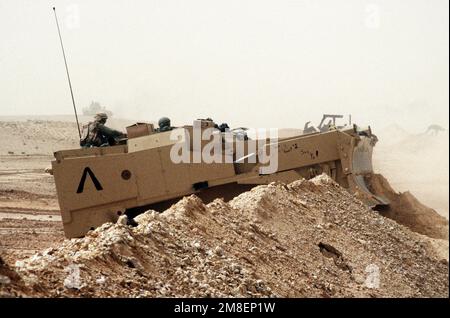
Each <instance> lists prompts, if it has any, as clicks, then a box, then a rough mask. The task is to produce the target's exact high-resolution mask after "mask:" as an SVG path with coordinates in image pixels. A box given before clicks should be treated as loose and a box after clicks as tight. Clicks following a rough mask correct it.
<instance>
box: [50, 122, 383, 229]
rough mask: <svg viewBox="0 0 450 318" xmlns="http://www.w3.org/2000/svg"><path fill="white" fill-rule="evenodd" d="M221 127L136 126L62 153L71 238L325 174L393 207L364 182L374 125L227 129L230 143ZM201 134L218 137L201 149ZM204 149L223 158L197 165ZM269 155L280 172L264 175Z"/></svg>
mask: <svg viewBox="0 0 450 318" xmlns="http://www.w3.org/2000/svg"><path fill="white" fill-rule="evenodd" d="M214 126H215V123H214V122H213V121H212V120H210V119H208V120H196V121H194V123H193V125H188V126H183V127H180V128H175V129H174V130H172V131H167V132H156V130H155V129H154V127H153V125H152V124H147V123H137V124H135V125H132V126H130V127H127V135H128V139H127V140H126V141H125V144H121V145H116V146H111V147H99V148H88V149H74V150H63V151H57V152H55V153H54V157H55V160H54V161H52V174H53V176H54V179H55V184H56V191H57V195H58V201H59V206H60V210H61V216H62V222H63V225H64V232H65V235H66V237H68V238H73V237H81V236H83V235H85V234H86V233H87V232H88V231H89V230H92V229H94V228H96V227H98V226H100V225H102V224H104V223H105V222H116V221H117V220H118V218H119V217H120V216H121V215H127V216H128V217H129V219H132V218H133V217H134V216H136V215H137V214H139V213H141V212H143V211H146V210H149V209H154V210H157V211H163V210H164V209H165V208H167V207H169V206H170V205H171V204H173V203H174V202H176V201H177V200H178V199H180V198H182V197H183V196H186V195H190V194H196V195H198V196H199V197H201V198H202V199H203V200H204V201H205V202H210V201H212V200H213V199H215V198H218V197H221V198H223V199H224V200H230V199H232V198H233V197H234V196H236V195H238V194H239V193H242V192H243V191H247V190H249V189H251V188H252V187H254V186H256V185H260V184H268V183H270V182H274V181H281V182H292V181H294V180H297V179H300V178H306V179H310V178H312V177H314V176H317V175H319V174H322V173H326V174H327V175H329V176H330V177H331V178H332V179H334V180H335V181H336V182H337V183H339V184H340V185H341V186H343V187H345V188H347V189H348V191H350V192H351V193H354V194H356V195H357V196H358V197H359V198H360V199H361V200H362V201H363V202H365V203H367V204H368V205H369V206H370V207H376V206H383V205H387V204H389V202H388V201H387V200H386V199H385V198H383V197H380V196H377V195H374V194H373V193H371V192H370V190H369V189H368V187H367V185H366V181H365V178H366V177H368V176H370V174H372V172H373V171H372V148H373V146H374V145H375V143H376V141H377V138H376V136H375V135H373V134H372V131H371V128H370V127H368V128H366V129H360V128H359V127H358V126H356V125H352V126H349V125H347V126H340V127H336V126H330V127H328V129H327V130H325V129H322V127H320V129H318V131H316V132H309V133H305V134H302V133H300V134H297V135H294V136H289V137H285V138H282V139H271V138H268V137H267V136H266V137H263V138H249V137H248V136H247V129H246V128H241V127H240V128H238V129H234V130H233V129H232V130H229V131H228V132H229V133H231V136H234V137H236V138H232V141H231V143H230V142H228V143H227V142H225V139H226V137H227V136H228V139H229V136H230V135H226V133H227V132H225V133H224V132H221V131H220V130H218V129H214ZM216 127H217V126H216ZM196 129H200V132H201V133H202V134H203V133H204V132H205V131H206V129H210V130H211V129H212V130H213V133H212V134H211V135H210V137H209V139H208V138H207V139H206V140H201V142H200V143H196V141H195V138H191V136H192V135H193V134H194V137H195V130H196ZM174 135H176V136H177V137H176V138H174ZM256 141H257V142H258V143H257V147H256V149H255V147H254V144H255V142H256ZM252 142H253V144H252ZM182 146H184V147H185V148H182ZM174 147H177V149H178V152H177V151H174V149H175V148H174ZM207 147H209V148H207ZM180 149H181V150H183V149H184V150H185V151H187V153H184V158H185V159H187V160H185V161H184V162H175V161H176V160H175V161H174V160H173V155H174V154H179V153H180V152H179V151H180ZM242 149H243V151H242ZM201 151H203V152H205V151H206V152H205V153H209V154H216V155H218V157H216V158H219V159H222V160H218V161H216V162H214V161H213V162H211V160H206V159H205V158H203V157H201V158H200V161H198V160H197V161H196V160H195V158H196V156H197V159H198V157H199V154H200V152H201ZM264 152H266V153H270V154H271V155H276V157H277V163H278V164H277V166H276V169H275V170H273V171H269V172H267V171H266V172H264V169H263V168H264V167H267V166H268V164H267V162H266V163H263V161H262V160H259V159H260V157H263V155H264ZM274 158H275V157H274Z"/></svg>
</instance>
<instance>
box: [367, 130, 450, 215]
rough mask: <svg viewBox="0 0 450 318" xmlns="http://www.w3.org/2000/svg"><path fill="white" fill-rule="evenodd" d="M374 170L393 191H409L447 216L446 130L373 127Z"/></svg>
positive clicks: (447, 138) (447, 160) (447, 161)
mask: <svg viewBox="0 0 450 318" xmlns="http://www.w3.org/2000/svg"><path fill="white" fill-rule="evenodd" d="M376 134H377V136H378V138H379V142H378V144H377V145H376V146H375V148H374V155H373V161H374V170H375V171H376V172H379V173H381V174H383V176H384V177H386V178H387V179H388V180H389V182H390V184H391V185H392V186H393V188H394V189H395V190H397V191H401V192H403V191H410V192H411V193H412V194H413V195H414V196H416V197H417V198H418V199H419V200H420V201H421V202H423V203H424V204H426V205H428V206H430V207H432V208H434V209H435V210H436V211H437V212H439V213H440V214H441V215H442V216H444V217H446V218H447V219H448V217H449V212H448V211H449V202H448V193H449V180H448V175H449V170H448V167H449V132H448V130H445V131H442V132H439V133H438V134H437V135H433V134H431V133H427V132H426V131H423V132H422V133H410V132H408V131H406V130H405V129H403V128H402V127H401V126H399V125H390V126H388V127H387V128H385V129H382V130H377V131H376Z"/></svg>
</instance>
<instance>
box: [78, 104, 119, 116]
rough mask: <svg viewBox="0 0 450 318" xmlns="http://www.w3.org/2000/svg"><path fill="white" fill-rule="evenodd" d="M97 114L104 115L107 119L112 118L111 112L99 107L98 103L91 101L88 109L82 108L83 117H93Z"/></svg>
mask: <svg viewBox="0 0 450 318" xmlns="http://www.w3.org/2000/svg"><path fill="white" fill-rule="evenodd" d="M97 113H106V114H107V115H108V117H112V115H113V112H112V111H110V110H107V109H106V108H105V107H104V106H101V105H100V103H99V102H95V101H92V102H91V104H90V105H89V107H84V108H83V115H85V116H94V115H95V114H97Z"/></svg>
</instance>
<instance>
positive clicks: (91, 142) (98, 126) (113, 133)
mask: <svg viewBox="0 0 450 318" xmlns="http://www.w3.org/2000/svg"><path fill="white" fill-rule="evenodd" d="M107 119H108V115H106V114H105V113H98V114H96V115H95V117H94V121H93V122H90V123H89V124H87V125H84V126H83V133H82V137H81V139H80V146H81V147H83V148H89V147H105V146H113V145H115V144H116V138H118V137H122V136H125V134H123V133H122V132H120V131H118V130H114V129H111V128H108V127H106V126H105V124H106V120H107Z"/></svg>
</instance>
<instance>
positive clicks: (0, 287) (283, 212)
mask: <svg viewBox="0 0 450 318" xmlns="http://www.w3.org/2000/svg"><path fill="white" fill-rule="evenodd" d="M88 120H89V118H85V117H81V122H84V123H85V122H87V121H88ZM131 123H133V122H132V121H130V120H120V119H112V120H111V121H110V122H109V125H110V126H112V127H113V128H116V129H121V130H124V127H125V126H127V125H129V124H131ZM0 133H1V135H2V136H3V138H2V139H1V140H0V278H1V279H0V295H3V296H13V297H15V296H45V297H47V296H51V297H55V296H56V297H59V296H62V297H67V296H69V297H70V296H76V297H96V296H125V297H167V296H169V297H173V296H175V297H176V296H180V297H182V296H185V297H186V296H187V297H189V296H199V297H208V296H231V297H234V296H238V297H262V296H269V297H347V296H350V297H448V216H449V213H448V206H449V204H448V190H449V189H448V153H449V152H448V131H445V132H441V133H440V134H438V135H437V136H433V135H429V134H426V133H422V134H411V133H408V132H406V131H405V130H403V129H402V128H401V127H400V126H390V127H387V128H386V129H383V130H382V131H377V132H375V133H376V134H377V136H378V138H379V143H378V144H377V146H376V147H375V151H374V159H373V160H374V169H375V171H376V172H377V173H379V174H381V175H382V176H384V178H385V179H384V178H383V177H381V176H380V180H381V181H380V182H381V183H383V182H385V181H386V182H389V183H390V185H391V186H392V188H393V190H392V192H390V193H389V194H388V195H390V196H391V197H392V199H393V200H394V201H395V202H397V203H398V204H397V203H396V204H397V206H398V207H401V208H402V209H406V210H408V211H407V212H405V213H410V214H408V215H407V216H408V218H409V221H408V220H405V219H404V218H405V217H404V216H403V217H402V216H400V217H399V216H398V213H397V214H396V211H393V212H392V211H391V212H387V213H385V214H384V215H383V213H382V212H380V213H377V212H375V211H372V210H369V209H368V208H367V207H365V206H362V205H361V203H360V202H359V201H358V200H356V199H355V198H354V197H353V196H351V195H350V194H348V193H347V192H346V191H345V190H344V189H342V188H340V187H339V186H338V185H337V184H335V183H334V182H333V181H332V180H329V179H327V178H326V176H320V177H317V178H316V179H314V180H312V181H296V182H294V183H292V184H289V185H281V184H271V185H268V186H259V187H257V188H254V189H253V190H251V191H249V192H246V193H243V194H242V195H240V196H238V197H237V198H235V199H233V200H232V201H230V202H223V201H221V200H216V201H214V202H212V203H209V204H204V203H203V202H202V201H201V200H200V199H199V198H197V197H195V196H190V197H187V198H184V199H183V200H181V201H180V202H179V203H177V204H175V205H174V206H172V207H171V208H170V209H169V210H167V211H165V212H164V213H162V214H156V213H155V212H151V211H149V212H146V213H145V214H143V215H141V216H139V217H138V218H139V222H138V223H139V225H138V226H137V227H135V228H131V227H128V226H125V225H123V224H120V223H118V224H106V225H104V226H103V227H101V228H99V229H96V230H95V231H92V232H90V233H89V234H88V235H87V236H86V237H85V238H82V239H72V240H67V239H65V238H64V234H63V230H62V225H61V218H60V215H59V206H58V201H57V197H56V191H55V188H54V183H53V177H52V176H51V175H49V174H47V173H45V172H44V169H45V168H46V167H48V166H50V162H51V161H52V160H53V152H54V151H57V150H62V149H71V148H77V147H78V136H77V129H76V124H75V123H74V122H73V120H72V119H71V118H70V116H52V117H49V116H40V117H38V116H28V117H0ZM383 180H384V181H383ZM377 182H378V181H377ZM416 198H417V200H416ZM405 207H406V208H405ZM436 211H437V212H436ZM429 215H432V217H431V218H429V217H428V216H429ZM424 219H427V220H428V221H427V222H428V223H427V224H425V223H424ZM411 220H414V221H413V222H416V220H417V222H416V223H414V224H413V223H411V222H412V221H411ZM429 220H432V221H433V222H434V223H433V224H429V222H431V221H429ZM435 220H436V221H435ZM408 222H409V223H408ZM71 264H76V270H78V271H79V272H80V273H81V277H82V278H83V281H82V282H81V283H79V284H78V283H70V282H69V283H68V281H67V279H68V273H67V271H66V269H67V266H69V267H70V266H72V265H71ZM372 265H373V266H372ZM370 266H372V267H370ZM292 268H296V269H298V270H295V271H294V270H292ZM370 268H376V270H377V271H380V272H381V273H382V279H381V281H380V282H379V284H380V286H378V287H377V288H373V287H371V286H370V284H369V283H368V281H367V279H368V278H367V277H368V271H369V272H370V270H371V269H370ZM369 276H370V275H369ZM74 284H75V285H74ZM77 284H78V285H77Z"/></svg>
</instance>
